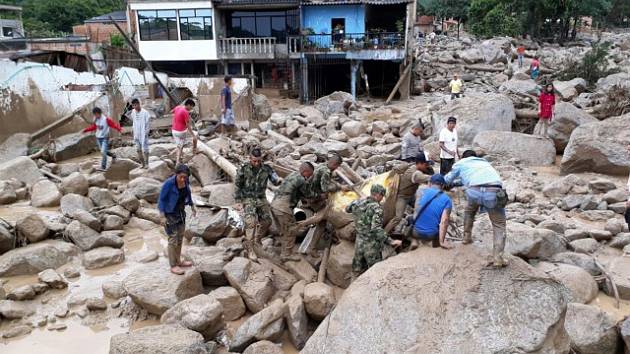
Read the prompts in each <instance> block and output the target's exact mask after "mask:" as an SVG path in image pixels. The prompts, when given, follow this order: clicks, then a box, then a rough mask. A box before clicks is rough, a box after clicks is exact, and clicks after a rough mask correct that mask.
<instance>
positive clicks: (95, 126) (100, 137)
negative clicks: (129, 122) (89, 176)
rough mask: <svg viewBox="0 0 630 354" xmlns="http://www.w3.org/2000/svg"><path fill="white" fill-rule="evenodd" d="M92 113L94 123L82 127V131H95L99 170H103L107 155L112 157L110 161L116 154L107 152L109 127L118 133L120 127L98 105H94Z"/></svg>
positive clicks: (105, 165) (120, 131)
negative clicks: (98, 153)
mask: <svg viewBox="0 0 630 354" xmlns="http://www.w3.org/2000/svg"><path fill="white" fill-rule="evenodd" d="M92 114H93V115H94V123H92V125H90V126H89V127H87V128H85V129H83V133H88V132H95V133H94V135H95V136H96V144H97V145H98V149H99V150H100V151H101V155H102V156H103V157H102V158H101V167H100V170H101V171H105V169H107V156H108V155H109V156H111V157H112V162H113V161H115V160H116V155H114V154H113V153H111V152H109V129H110V128H113V129H115V130H117V131H118V132H119V133H122V128H121V127H120V124H118V123H116V122H114V121H113V120H112V119H111V118H109V117H106V116H105V115H104V114H103V110H101V109H100V108H99V107H94V108H93V109H92Z"/></svg>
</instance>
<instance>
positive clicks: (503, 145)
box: [473, 130, 556, 166]
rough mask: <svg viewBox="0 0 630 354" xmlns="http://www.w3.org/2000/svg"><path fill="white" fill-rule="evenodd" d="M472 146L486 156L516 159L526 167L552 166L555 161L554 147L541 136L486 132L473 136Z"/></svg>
mask: <svg viewBox="0 0 630 354" xmlns="http://www.w3.org/2000/svg"><path fill="white" fill-rule="evenodd" d="M473 146H474V147H475V149H481V150H482V151H484V152H486V153H488V154H494V155H502V156H505V157H506V158H508V159H509V158H517V159H519V160H520V161H521V162H522V163H524V164H526V165H535V166H544V165H553V163H554V162H555V161H556V148H555V146H554V145H553V143H552V142H551V140H549V139H546V138H543V137H541V136H535V135H529V134H522V133H514V132H504V131H492V130H488V131H484V132H480V133H479V134H477V136H475V139H474V140H473Z"/></svg>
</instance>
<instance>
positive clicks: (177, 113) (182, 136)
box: [171, 98, 197, 165]
mask: <svg viewBox="0 0 630 354" xmlns="http://www.w3.org/2000/svg"><path fill="white" fill-rule="evenodd" d="M194 108H195V101H193V100H192V99H190V98H189V99H187V100H186V101H185V102H184V105H183V106H177V107H175V108H173V111H172V112H173V126H172V127H171V131H172V133H173V139H174V140H175V144H176V145H177V158H176V161H175V165H179V163H180V162H181V160H182V153H183V151H184V145H186V143H187V141H188V134H190V136H191V137H192V141H193V154H195V153H196V147H197V137H196V136H195V133H194V132H193V129H192V122H191V121H190V112H192V110H193V109H194Z"/></svg>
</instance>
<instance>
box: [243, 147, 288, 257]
mask: <svg viewBox="0 0 630 354" xmlns="http://www.w3.org/2000/svg"><path fill="white" fill-rule="evenodd" d="M268 181H271V183H273V184H274V185H276V186H277V185H279V184H280V183H281V179H280V177H278V175H277V174H276V173H275V172H274V170H273V169H272V168H271V167H270V166H269V165H267V164H264V163H262V153H261V151H260V149H259V148H254V149H252V151H251V152H250V154H249V162H248V163H245V164H243V166H242V167H241V168H240V169H239V170H238V173H237V174H236V180H235V181H234V185H235V187H236V191H235V196H234V198H235V199H236V202H238V203H242V205H243V209H244V221H245V250H246V251H247V254H248V257H249V258H251V259H253V260H255V259H256V258H257V257H256V254H255V253H254V250H253V244H254V243H257V244H260V243H261V239H262V238H263V237H264V236H265V235H266V234H267V231H268V230H269V226H271V211H270V209H269V203H268V202H267V198H266V196H265V191H266V190H267V182H268Z"/></svg>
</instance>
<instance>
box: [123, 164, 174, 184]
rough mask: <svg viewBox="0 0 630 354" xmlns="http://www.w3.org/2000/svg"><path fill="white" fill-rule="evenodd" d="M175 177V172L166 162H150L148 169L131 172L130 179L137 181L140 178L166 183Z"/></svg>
mask: <svg viewBox="0 0 630 354" xmlns="http://www.w3.org/2000/svg"><path fill="white" fill-rule="evenodd" d="M172 175H173V171H172V170H171V169H170V167H168V165H167V164H166V162H164V161H162V160H157V161H151V162H149V164H148V166H147V168H141V167H138V168H136V169H133V170H131V171H129V179H136V178H138V177H147V178H153V179H155V180H158V181H161V182H164V181H166V179H167V178H169V177H171V176H172Z"/></svg>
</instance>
